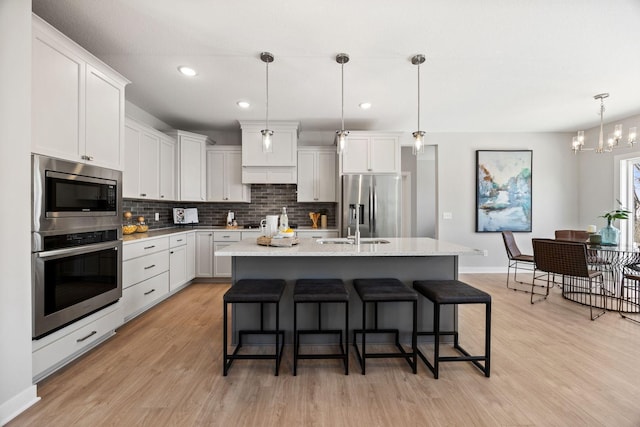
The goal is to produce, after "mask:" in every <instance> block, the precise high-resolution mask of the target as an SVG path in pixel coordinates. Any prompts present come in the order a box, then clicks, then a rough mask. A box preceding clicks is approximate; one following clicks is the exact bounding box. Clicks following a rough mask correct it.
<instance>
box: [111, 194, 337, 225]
mask: <svg viewBox="0 0 640 427" xmlns="http://www.w3.org/2000/svg"><path fill="white" fill-rule="evenodd" d="M296 187H297V186H296V185H295V184H252V185H251V203H217V202H216V203H213V202H202V203H200V202H179V201H176V202H165V201H159V200H139V199H124V202H123V207H124V211H129V212H131V213H132V214H133V219H134V220H135V219H136V218H137V217H138V216H144V218H145V221H146V222H147V224H148V225H149V228H152V229H153V228H166V227H171V226H173V208H178V207H179V208H198V220H199V222H200V225H205V226H207V225H210V226H224V225H225V223H226V219H227V212H228V211H232V212H234V213H235V215H236V221H238V225H247V224H257V223H259V222H260V220H261V219H262V218H264V217H265V215H277V214H279V213H280V211H281V210H282V207H283V206H286V207H287V216H288V217H289V223H290V224H296V225H297V226H311V220H310V219H309V212H320V211H326V214H327V224H328V226H329V227H335V226H336V224H337V222H336V208H337V203H298V202H297V201H296ZM156 212H157V213H159V214H160V220H159V221H155V220H154V214H155V213H156ZM323 213H324V212H323Z"/></svg>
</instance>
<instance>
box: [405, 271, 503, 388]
mask: <svg viewBox="0 0 640 427" xmlns="http://www.w3.org/2000/svg"><path fill="white" fill-rule="evenodd" d="M413 289H415V290H416V291H418V292H419V293H420V294H422V295H423V296H424V297H425V298H427V299H428V300H429V301H431V302H432V303H433V331H432V332H424V331H419V332H418V333H417V335H419V336H422V335H432V336H433V337H434V357H433V364H431V363H430V362H429V360H427V358H426V356H425V355H424V354H423V353H422V351H421V350H420V349H418V355H419V356H420V358H421V359H422V361H423V362H424V363H425V364H426V365H427V367H428V368H429V369H430V370H431V372H432V373H433V376H434V378H436V379H437V378H438V370H439V364H440V362H471V363H473V364H474V365H475V366H476V367H477V368H478V369H480V370H481V371H482V372H484V375H485V376H486V377H488V376H489V375H490V373H491V295H489V294H488V293H486V292H484V291H481V290H479V289H476V288H474V287H473V286H470V285H468V284H466V283H464V282H461V281H459V280H416V281H415V282H413ZM447 304H456V305H457V304H484V305H485V342H484V345H485V352H484V355H482V356H472V355H470V354H469V352H467V351H466V350H465V349H464V348H462V347H461V346H460V344H459V343H458V331H457V330H453V331H441V330H440V306H441V305H447ZM442 335H453V337H454V341H453V347H454V348H455V349H456V350H457V351H459V352H460V353H461V354H462V356H440V337H441V336H442ZM482 361H484V366H483V365H482V364H481V363H480V362H482Z"/></svg>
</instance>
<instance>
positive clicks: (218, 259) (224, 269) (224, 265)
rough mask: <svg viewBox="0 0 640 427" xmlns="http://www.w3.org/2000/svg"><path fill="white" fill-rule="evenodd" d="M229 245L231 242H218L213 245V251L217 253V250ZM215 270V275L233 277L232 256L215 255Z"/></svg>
mask: <svg viewBox="0 0 640 427" xmlns="http://www.w3.org/2000/svg"><path fill="white" fill-rule="evenodd" d="M229 245H231V243H227V242H222V243H218V242H216V243H214V245H213V251H214V253H215V251H218V250H220V249H222V248H224V247H227V246H229ZM213 272H214V276H215V277H231V257H230V256H214V257H213Z"/></svg>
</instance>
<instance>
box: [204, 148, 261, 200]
mask: <svg viewBox="0 0 640 427" xmlns="http://www.w3.org/2000/svg"><path fill="white" fill-rule="evenodd" d="M207 200H208V201H211V202H247V203H249V202H251V185H247V184H243V183H242V151H241V150H240V149H239V148H236V147H214V148H212V149H210V150H209V151H207Z"/></svg>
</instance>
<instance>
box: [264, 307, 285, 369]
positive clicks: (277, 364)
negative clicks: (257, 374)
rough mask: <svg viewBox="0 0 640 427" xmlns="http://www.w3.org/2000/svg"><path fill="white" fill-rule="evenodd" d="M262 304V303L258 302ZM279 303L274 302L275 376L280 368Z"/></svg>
mask: <svg viewBox="0 0 640 427" xmlns="http://www.w3.org/2000/svg"><path fill="white" fill-rule="evenodd" d="M260 305H261V306H262V304H260ZM281 357H282V355H281V354H280V303H278V302H277V303H276V377H277V376H278V371H279V369H280V358H281Z"/></svg>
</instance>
